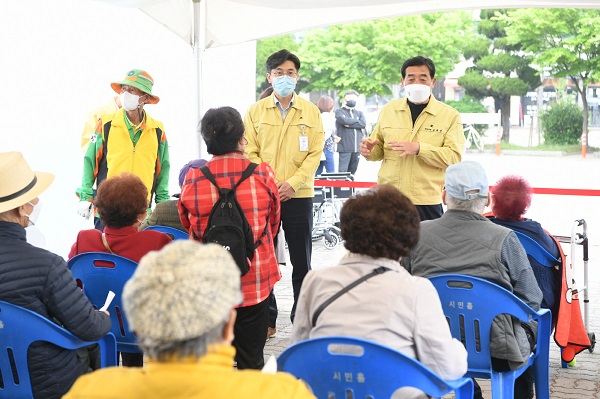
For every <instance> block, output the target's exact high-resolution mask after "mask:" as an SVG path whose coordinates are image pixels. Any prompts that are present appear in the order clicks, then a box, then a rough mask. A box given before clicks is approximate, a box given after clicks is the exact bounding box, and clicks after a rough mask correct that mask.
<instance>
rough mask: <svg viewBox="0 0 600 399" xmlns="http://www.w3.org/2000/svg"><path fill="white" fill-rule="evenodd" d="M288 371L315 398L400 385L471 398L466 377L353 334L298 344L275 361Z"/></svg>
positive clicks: (383, 393)
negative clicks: (453, 376) (448, 376)
mask: <svg viewBox="0 0 600 399" xmlns="http://www.w3.org/2000/svg"><path fill="white" fill-rule="evenodd" d="M277 366H278V369H279V370H280V371H286V372H288V373H291V374H292V375H294V376H296V377H297V378H300V379H302V380H304V381H305V382H306V383H308V384H309V385H310V387H311V388H312V390H313V393H314V394H315V396H316V397H317V398H327V399H334V398H336V399H358V398H371V399H377V398H390V397H391V396H392V393H393V392H394V391H396V390H397V389H398V388H401V387H415V388H418V389H420V390H422V391H424V392H425V393H427V394H428V395H431V396H434V397H441V396H443V395H445V394H446V393H448V392H451V391H453V390H455V391H456V398H461V397H462V398H463V399H464V398H471V397H473V382H472V380H471V379H468V378H461V379H459V380H456V381H444V380H443V379H442V378H440V377H439V376H437V375H436V374H435V373H433V372H432V371H430V370H429V369H427V368H426V367H425V366H423V365H422V364H421V363H419V362H418V361H417V360H415V359H413V358H411V357H408V356H406V355H404V354H403V353H401V352H398V351H396V350H394V349H392V348H389V347H387V346H384V345H381V344H378V343H375V342H371V341H367V340H364V339H360V338H353V337H322V338H314V339H309V340H307V341H302V342H298V343H296V344H295V345H292V346H291V347H289V348H287V349H286V350H284V351H283V352H282V353H281V355H280V356H279V357H278V359H277Z"/></svg>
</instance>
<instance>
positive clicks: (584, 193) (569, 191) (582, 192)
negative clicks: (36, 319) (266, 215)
mask: <svg viewBox="0 0 600 399" xmlns="http://www.w3.org/2000/svg"><path fill="white" fill-rule="evenodd" d="M376 184H377V183H375V182H361V181H349V180H315V186H316V187H347V188H371V187H373V186H375V185H376ZM491 188H492V189H493V186H491ZM533 193H534V194H549V195H574V196H580V197H600V190H586V189H578V188H533Z"/></svg>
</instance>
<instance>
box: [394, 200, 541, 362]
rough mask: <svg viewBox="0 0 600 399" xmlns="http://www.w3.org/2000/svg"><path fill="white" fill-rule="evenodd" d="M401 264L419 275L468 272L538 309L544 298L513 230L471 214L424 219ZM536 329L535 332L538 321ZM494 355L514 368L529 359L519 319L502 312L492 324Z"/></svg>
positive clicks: (457, 213)
mask: <svg viewBox="0 0 600 399" xmlns="http://www.w3.org/2000/svg"><path fill="white" fill-rule="evenodd" d="M402 265H403V266H404V267H405V268H406V269H407V270H408V271H409V272H410V273H411V274H413V275H416V276H424V277H429V276H435V275H438V274H449V273H456V274H467V275H471V276H475V277H480V278H483V279H486V280H489V281H492V282H494V283H495V284H498V285H500V286H501V287H504V288H506V289H507V290H509V291H511V292H513V293H514V294H515V295H516V296H517V297H519V298H520V299H522V300H523V301H524V302H525V303H527V304H528V305H529V306H530V307H531V308H533V309H534V310H536V311H537V310H539V308H540V303H541V301H542V292H541V291H540V289H539V287H538V285H537V283H536V280H535V276H534V274H533V271H532V269H531V266H530V265H529V260H528V259H527V254H526V253H525V250H524V249H523V246H522V245H521V244H520V243H519V240H518V238H517V236H516V235H515V233H514V232H513V231H512V230H510V229H507V228H505V227H502V226H498V225H495V224H494V223H492V222H490V221H489V220H488V219H487V218H485V217H483V216H481V215H479V214H477V213H473V212H466V211H458V210H448V211H447V212H446V213H445V214H444V215H443V216H442V217H441V218H440V219H436V220H430V221H425V222H422V223H421V237H420V240H419V244H418V245H417V247H416V248H415V249H414V251H413V252H412V253H411V255H410V257H408V258H404V259H403V260H402ZM532 328H533V329H534V331H536V328H537V325H535V324H533V325H532ZM490 350H491V352H492V356H494V357H496V358H499V359H506V360H508V362H509V364H510V366H511V368H513V369H514V368H517V367H519V366H521V365H522V364H523V363H524V362H525V361H526V360H527V358H528V357H529V353H530V345H529V341H528V339H527V336H526V334H525V331H524V330H523V328H522V327H521V325H520V322H519V321H518V320H517V319H516V318H512V317H509V316H499V317H497V318H496V319H495V320H494V325H493V326H492V337H491V346H490Z"/></svg>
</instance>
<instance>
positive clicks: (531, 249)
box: [513, 230, 560, 267]
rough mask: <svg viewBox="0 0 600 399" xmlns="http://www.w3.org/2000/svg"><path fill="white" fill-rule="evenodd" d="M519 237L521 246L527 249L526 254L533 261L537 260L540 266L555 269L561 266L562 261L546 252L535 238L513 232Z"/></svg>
mask: <svg viewBox="0 0 600 399" xmlns="http://www.w3.org/2000/svg"><path fill="white" fill-rule="evenodd" d="M513 231H514V232H515V234H516V235H517V238H518V239H519V241H521V245H523V248H525V252H527V255H529V256H531V257H532V258H533V259H535V260H537V261H538V263H539V264H540V265H543V266H546V267H553V266H556V265H560V260H558V259H556V258H555V257H554V256H552V254H550V252H548V251H546V250H545V249H544V248H543V247H542V246H541V245H540V244H538V242H537V241H535V240H534V239H533V238H531V237H529V236H527V235H525V234H523V233H521V232H519V231H516V230H513Z"/></svg>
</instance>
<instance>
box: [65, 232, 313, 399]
mask: <svg viewBox="0 0 600 399" xmlns="http://www.w3.org/2000/svg"><path fill="white" fill-rule="evenodd" d="M207 266H210V267H207ZM122 298H123V308H124V310H125V313H126V314H127V320H128V321H129V326H130V327H131V329H132V330H135V332H136V334H137V337H138V343H139V345H140V348H141V349H142V350H143V351H144V356H145V357H146V358H147V363H146V365H145V366H144V367H143V368H141V367H109V368H105V369H100V370H97V371H95V372H93V373H91V374H86V375H84V376H83V377H80V378H79V379H78V380H77V381H76V382H75V384H74V385H73V387H72V388H71V390H70V391H69V392H68V393H67V394H66V395H65V396H63V398H64V399H92V398H93V399H117V398H128V399H154V398H156V399H164V398H169V399H184V398H185V399H201V398H202V399H204V398H211V399H231V398H235V399H256V398H286V399H314V396H313V395H312V394H311V393H310V392H309V390H308V388H307V387H306V385H305V384H304V383H303V382H302V381H299V380H298V379H296V378H295V377H293V376H291V375H290V374H287V373H276V374H266V373H262V372H261V371H259V370H235V368H234V366H233V358H234V355H235V348H234V347H233V346H232V345H231V342H232V341H233V339H234V335H233V325H234V324H235V316H236V313H235V310H234V306H236V305H237V304H238V303H240V302H241V301H242V292H241V289H240V270H239V269H238V267H237V265H236V263H235V262H234V260H233V258H232V257H231V256H230V255H229V254H228V253H227V252H226V251H223V248H222V247H221V246H220V245H216V244H201V243H198V242H197V241H193V240H177V241H174V242H173V243H171V244H169V245H167V246H165V247H164V248H163V249H161V250H160V251H152V252H150V253H148V254H147V255H146V256H144V257H143V258H142V260H141V261H140V263H139V265H138V267H137V268H136V270H135V273H134V274H133V276H132V277H131V279H129V281H127V283H126V284H125V287H124V288H123V294H122Z"/></svg>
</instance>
